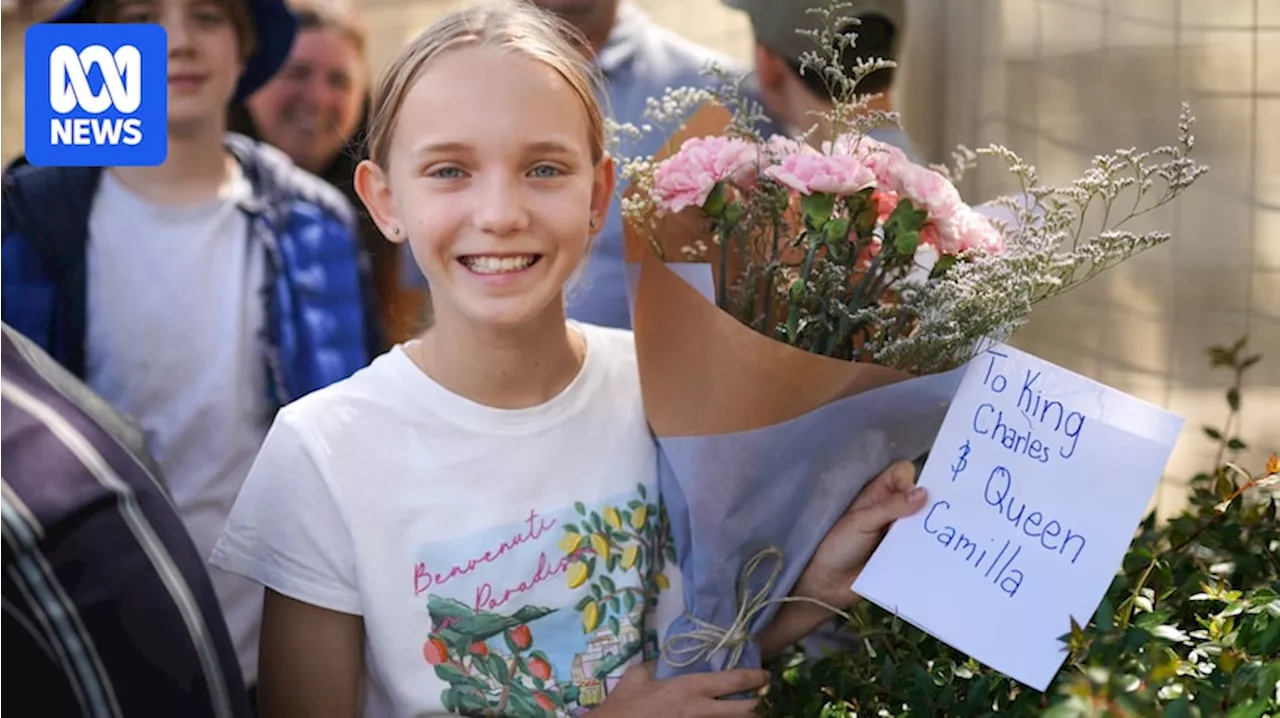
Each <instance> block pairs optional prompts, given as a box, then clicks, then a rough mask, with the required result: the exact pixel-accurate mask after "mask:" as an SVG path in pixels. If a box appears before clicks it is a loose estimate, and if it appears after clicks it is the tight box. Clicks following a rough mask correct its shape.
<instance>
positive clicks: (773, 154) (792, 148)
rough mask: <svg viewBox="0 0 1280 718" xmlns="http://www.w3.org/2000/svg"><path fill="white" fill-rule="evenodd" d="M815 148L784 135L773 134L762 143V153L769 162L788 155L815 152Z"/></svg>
mask: <svg viewBox="0 0 1280 718" xmlns="http://www.w3.org/2000/svg"><path fill="white" fill-rule="evenodd" d="M816 152H817V150H815V149H813V148H812V147H810V146H809V145H806V144H805V143H803V142H800V141H799V140H796V139H793V138H791V137H787V136H786V135H774V136H772V137H770V138H769V139H768V140H765V143H764V154H765V155H766V159H767V160H769V161H771V162H781V161H782V160H783V159H784V158H786V157H788V156H790V155H799V154H807V153H816Z"/></svg>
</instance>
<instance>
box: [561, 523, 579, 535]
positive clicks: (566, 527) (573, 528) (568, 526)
mask: <svg viewBox="0 0 1280 718" xmlns="http://www.w3.org/2000/svg"><path fill="white" fill-rule="evenodd" d="M564 530H565V531H568V532H569V533H571V534H576V533H580V532H579V531H578V525H577V524H565V525H564Z"/></svg>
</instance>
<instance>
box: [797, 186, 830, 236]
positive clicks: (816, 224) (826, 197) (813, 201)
mask: <svg viewBox="0 0 1280 718" xmlns="http://www.w3.org/2000/svg"><path fill="white" fill-rule="evenodd" d="M835 206H836V196H835V195H833V194H828V193H826V192H815V193H813V194H807V195H801V197H800V211H801V212H802V213H804V221H805V226H807V227H812V228H813V229H815V230H821V229H822V228H823V227H825V226H826V224H827V220H829V219H830V218H831V212H832V210H834V209H835Z"/></svg>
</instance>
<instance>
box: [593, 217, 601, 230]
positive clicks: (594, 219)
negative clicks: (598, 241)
mask: <svg viewBox="0 0 1280 718" xmlns="http://www.w3.org/2000/svg"><path fill="white" fill-rule="evenodd" d="M599 224H600V222H599V220H597V219H596V218H595V217H592V218H591V228H592V229H595V228H596V226H597V225H599Z"/></svg>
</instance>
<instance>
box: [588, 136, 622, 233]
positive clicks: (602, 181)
mask: <svg viewBox="0 0 1280 718" xmlns="http://www.w3.org/2000/svg"><path fill="white" fill-rule="evenodd" d="M617 181H618V179H617V175H616V174H615V173H614V162H613V157H611V156H609V155H608V154H606V155H605V156H604V157H603V158H601V160H600V162H598V163H597V164H596V169H595V177H594V180H593V182H592V186H591V227H592V232H591V233H592V234H593V235H594V234H595V233H596V232H597V231H599V230H600V228H601V227H603V226H604V221H605V218H606V217H608V216H609V204H610V203H611V202H612V201H613V190H614V186H615V185H616V184H617Z"/></svg>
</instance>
